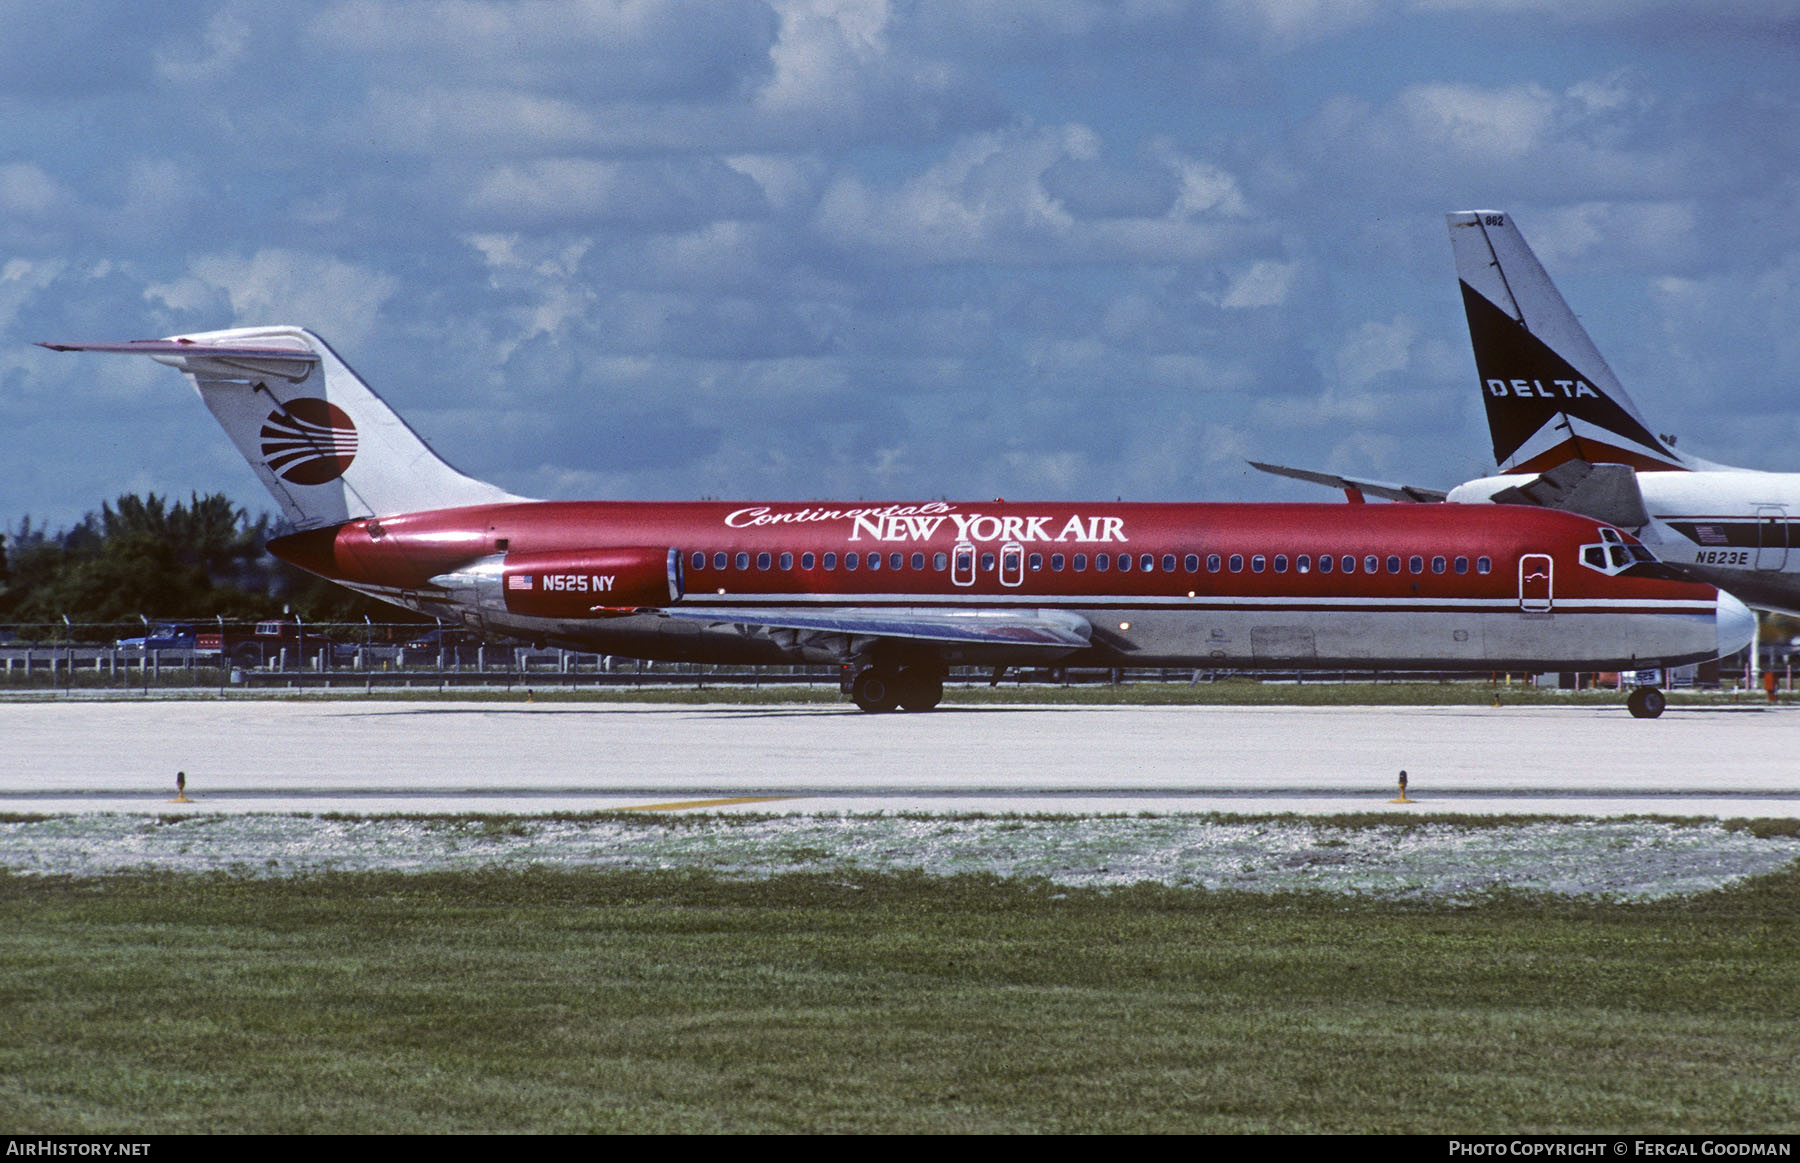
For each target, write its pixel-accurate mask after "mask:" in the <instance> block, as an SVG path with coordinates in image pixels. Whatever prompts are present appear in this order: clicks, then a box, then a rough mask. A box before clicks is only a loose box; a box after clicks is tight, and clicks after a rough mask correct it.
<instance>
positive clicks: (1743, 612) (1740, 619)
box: [1713, 590, 1756, 658]
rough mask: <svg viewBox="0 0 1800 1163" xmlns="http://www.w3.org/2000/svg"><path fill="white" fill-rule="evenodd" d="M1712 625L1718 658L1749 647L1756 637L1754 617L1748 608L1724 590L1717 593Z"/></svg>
mask: <svg viewBox="0 0 1800 1163" xmlns="http://www.w3.org/2000/svg"><path fill="white" fill-rule="evenodd" d="M1713 624H1714V626H1715V627H1716V628H1717V637H1718V648H1719V657H1720V658H1724V657H1725V656H1726V655H1727V654H1736V653H1737V652H1738V651H1740V650H1742V649H1743V648H1744V647H1746V646H1748V645H1750V641H1751V639H1753V638H1755V637H1756V615H1755V614H1753V613H1751V612H1750V607H1749V606H1746V605H1744V603H1742V602H1740V601H1738V600H1737V599H1736V598H1734V597H1732V596H1731V595H1730V594H1728V593H1726V592H1725V591H1724V590H1720V591H1719V603H1718V607H1717V611H1716V612H1715V613H1714V615H1713Z"/></svg>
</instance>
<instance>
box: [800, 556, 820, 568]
mask: <svg viewBox="0 0 1800 1163" xmlns="http://www.w3.org/2000/svg"><path fill="white" fill-rule="evenodd" d="M818 561H819V559H818V558H816V557H814V556H813V555H812V554H810V553H802V554H801V555H800V568H801V569H811V568H812V567H813V566H815V565H817V564H818Z"/></svg>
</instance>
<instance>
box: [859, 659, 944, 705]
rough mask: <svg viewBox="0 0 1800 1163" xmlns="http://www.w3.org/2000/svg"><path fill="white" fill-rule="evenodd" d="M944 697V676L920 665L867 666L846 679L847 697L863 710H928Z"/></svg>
mask: <svg viewBox="0 0 1800 1163" xmlns="http://www.w3.org/2000/svg"><path fill="white" fill-rule="evenodd" d="M943 697H944V676H943V675H942V674H941V673H939V672H938V671H935V670H930V669H928V668H926V667H922V666H902V667H899V668H898V669H891V668H889V667H885V666H870V667H865V668H863V669H862V670H860V671H857V673H856V677H855V678H853V679H851V680H850V698H851V699H852V700H854V701H855V703H856V705H857V706H859V707H861V708H862V709H863V710H865V711H870V712H883V711H894V710H906V711H929V710H930V709H931V708H933V707H935V706H937V705H938V703H939V702H940V701H941V700H942V699H943Z"/></svg>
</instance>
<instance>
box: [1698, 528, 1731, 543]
mask: <svg viewBox="0 0 1800 1163" xmlns="http://www.w3.org/2000/svg"><path fill="white" fill-rule="evenodd" d="M1694 536H1696V537H1698V538H1699V539H1700V544H1702V545H1726V544H1728V543H1729V542H1728V541H1727V539H1726V537H1725V531H1724V530H1723V529H1721V528H1719V527H1718V526H1717V525H1696V526H1694Z"/></svg>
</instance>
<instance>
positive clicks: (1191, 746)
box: [0, 700, 1800, 818]
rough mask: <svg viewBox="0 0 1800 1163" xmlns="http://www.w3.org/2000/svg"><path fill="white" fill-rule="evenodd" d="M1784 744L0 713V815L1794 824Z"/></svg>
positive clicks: (576, 714) (1532, 721) (530, 717)
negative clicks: (650, 814)
mask: <svg viewBox="0 0 1800 1163" xmlns="http://www.w3.org/2000/svg"><path fill="white" fill-rule="evenodd" d="M1797 738H1800V716H1796V715H1795V714H1794V713H1792V712H1786V711H1781V710H1772V711H1764V710H1761V709H1755V708H1742V709H1736V708H1732V709H1704V710H1703V709H1686V708H1678V709H1673V710H1671V711H1669V712H1668V713H1667V714H1665V715H1664V716H1663V717H1662V718H1661V719H1657V720H1637V719H1632V718H1631V717H1630V716H1629V715H1628V714H1627V713H1626V711H1625V710H1624V708H1623V707H1622V706H1621V707H1607V708H1581V707H1568V708H1484V707H1443V708H1389V707H1383V708H1301V707H1292V708H1285V707H1284V708H1231V707H1178V708H1136V707H1131V708H1126V707H1108V708H1071V707H1055V708H1050V707H981V708H968V707H945V708H941V709H940V710H938V711H935V712H933V713H930V714H925V715H904V714H902V715H864V714H862V713H860V712H858V711H856V710H855V709H853V708H849V707H836V706H833V707H799V706H794V707H747V706H740V707H734V706H728V705H717V706H704V707H669V706H650V705H631V706H627V705H616V704H607V705H602V704H549V705H528V704H494V703H455V702H428V703H427V702H364V701H325V700H317V701H314V700H296V701H279V702H277V701H249V700H243V701H203V700H194V701H169V702H155V701H151V702H101V701H57V702H42V703H36V702H15V703H6V704H0V741H3V747H0V812H23V813H61V812H135V813H172V812H205V813H216V812H312V813H319V812H347V813H377V812H417V813H447V812H488V813H534V812H551V811H587V810H600V809H621V808H635V809H648V808H663V809H667V810H718V811H734V810H736V811H743V810H748V811H766V812H874V811H881V812H927V813H945V812H1079V813H1091V812H1130V813H1137V812H1153V813H1173V812H1245V813H1263V812H1299V813H1314V814H1316V813H1327V812H1344V811H1384V812H1395V813H1405V812H1458V813H1480V814H1490V813H1534V814H1558V815H1596V816H1605V815H1636V814H1656V815H1672V816H1711V817H1724V818H1729V817H1794V816H1800V746H1796V740H1797ZM1403 768H1404V769H1406V771H1407V772H1408V773H1409V779H1410V796H1411V797H1412V799H1413V800H1414V801H1415V802H1414V803H1413V804H1411V805H1401V804H1394V803H1391V802H1390V801H1391V800H1392V799H1393V798H1394V795H1395V783H1396V777H1397V775H1398V773H1399V772H1400V770H1401V769H1403ZM177 771H184V772H186V774H187V781H188V795H189V796H190V798H191V799H192V801H193V802H192V803H189V804H177V803H171V802H170V800H171V798H172V797H173V796H174V794H175V773H176V772H177Z"/></svg>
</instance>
